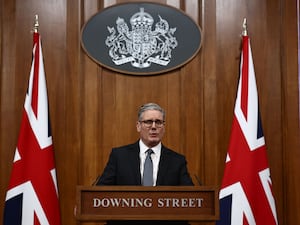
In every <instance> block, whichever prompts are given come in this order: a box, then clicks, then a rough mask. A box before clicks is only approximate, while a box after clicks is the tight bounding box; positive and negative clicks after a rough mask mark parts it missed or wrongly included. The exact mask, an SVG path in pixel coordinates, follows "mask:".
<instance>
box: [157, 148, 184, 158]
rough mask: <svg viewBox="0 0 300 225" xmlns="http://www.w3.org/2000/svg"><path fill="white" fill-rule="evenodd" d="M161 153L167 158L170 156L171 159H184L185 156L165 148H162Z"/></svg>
mask: <svg viewBox="0 0 300 225" xmlns="http://www.w3.org/2000/svg"><path fill="white" fill-rule="evenodd" d="M162 152H163V154H166V155H169V156H172V157H175V158H180V159H182V158H185V156H184V155H183V154H181V153H179V152H176V151H175V150H172V149H170V148H168V147H166V146H162Z"/></svg>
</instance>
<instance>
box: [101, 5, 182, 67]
mask: <svg viewBox="0 0 300 225" xmlns="http://www.w3.org/2000/svg"><path fill="white" fill-rule="evenodd" d="M158 18H159V21H158V22H157V23H155V25H154V29H152V28H153V23H154V19H153V17H152V16H151V15H150V14H149V13H147V12H145V11H144V8H140V11H139V12H137V13H135V14H134V15H133V16H132V17H131V18H130V25H131V30H130V29H129V27H128V24H127V23H126V22H125V20H124V19H123V18H120V17H118V18H117V20H116V28H115V27H109V26H108V27H107V29H108V31H109V33H110V35H109V36H107V38H106V40H105V44H106V45H107V46H108V47H109V56H110V57H111V59H112V61H113V63H114V64H115V65H122V64H126V63H131V65H132V66H133V67H136V68H140V69H142V68H147V67H150V66H151V64H152V63H154V64H158V65H160V66H166V65H168V63H169V62H170V61H171V58H172V50H173V49H175V48H176V47H177V46H178V43H177V40H176V37H174V33H175V31H176V27H175V28H170V27H169V23H168V21H166V20H165V19H163V18H162V17H161V16H160V15H158Z"/></svg>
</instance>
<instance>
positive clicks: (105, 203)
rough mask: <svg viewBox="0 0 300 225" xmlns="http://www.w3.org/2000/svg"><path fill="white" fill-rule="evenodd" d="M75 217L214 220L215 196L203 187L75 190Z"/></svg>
mask: <svg viewBox="0 0 300 225" xmlns="http://www.w3.org/2000/svg"><path fill="white" fill-rule="evenodd" d="M77 192H78V195H77V196H78V199H77V218H78V219H79V220H84V221H106V220H190V221H199V220H216V219H217V217H218V213H217V212H218V207H217V203H216V202H217V201H218V199H217V194H216V191H215V189H212V188H207V187H199V186H198V187H173V186H172V187H170V186H168V187H166V186H159V187H142V186H126V187H125V186H101V187H95V186H93V187H78V190H77Z"/></svg>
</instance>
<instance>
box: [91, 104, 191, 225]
mask: <svg viewBox="0 0 300 225" xmlns="http://www.w3.org/2000/svg"><path fill="white" fill-rule="evenodd" d="M165 117H166V116H165V111H164V109H162V108H161V107H160V106H159V105H157V104H155V103H147V104H145V105H143V106H141V108H140V109H139V112H138V120H137V122H136V128H137V131H138V132H139V133H140V140H139V141H137V142H136V143H133V144H130V145H126V146H122V147H118V148H113V149H112V151H111V154H110V157H109V160H108V163H107V165H106V167H105V169H104V171H103V174H102V175H101V176H100V177H99V179H98V180H97V182H96V185H144V186H159V185H160V186H161V185H165V186H177V185H193V182H192V179H191V177H190V175H189V172H188V169H187V162H186V159H185V157H184V156H183V155H181V154H179V153H177V152H175V151H173V150H171V149H168V148H167V147H165V146H164V145H163V144H162V143H161V140H162V137H163V135H164V133H165ZM148 151H151V152H150V154H148ZM147 155H149V156H147ZM147 158H148V159H147ZM149 158H150V159H149ZM149 160H150V161H151V174H150V177H151V182H150V183H147V182H148V181H144V179H145V177H146V173H148V172H146V171H148V169H146V167H144V166H145V165H146V161H148V162H149ZM147 168H148V167H147ZM147 176H148V175H147ZM153 222H154V221H152V223H151V222H150V221H148V222H147V221H143V223H141V222H137V223H134V224H146V223H147V224H187V223H185V222H184V221H178V222H176V221H160V222H159V221H155V222H154V223H153ZM123 224H125V221H123ZM126 224H127V223H126ZM128 224H133V222H132V221H131V222H128Z"/></svg>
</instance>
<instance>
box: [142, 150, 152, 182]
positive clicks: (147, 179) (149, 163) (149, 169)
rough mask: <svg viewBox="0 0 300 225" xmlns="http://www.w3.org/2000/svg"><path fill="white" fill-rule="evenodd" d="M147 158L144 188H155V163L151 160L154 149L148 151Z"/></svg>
mask: <svg viewBox="0 0 300 225" xmlns="http://www.w3.org/2000/svg"><path fill="white" fill-rule="evenodd" d="M146 153H147V156H146V160H145V163H144V174H143V186H153V163H152V159H151V154H152V153H153V150H152V149H148V150H147V151H146Z"/></svg>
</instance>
